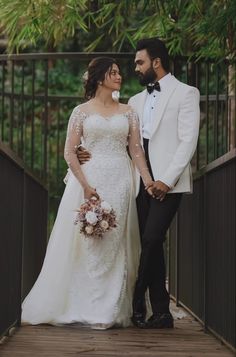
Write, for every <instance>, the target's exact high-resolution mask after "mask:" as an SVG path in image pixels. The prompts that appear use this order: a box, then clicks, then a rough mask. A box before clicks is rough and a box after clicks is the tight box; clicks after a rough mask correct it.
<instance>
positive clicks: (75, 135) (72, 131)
mask: <svg viewBox="0 0 236 357" xmlns="http://www.w3.org/2000/svg"><path fill="white" fill-rule="evenodd" d="M85 118H86V114H85V113H83V112H81V111H80V109H79V108H78V107H76V108H75V109H74V110H73V112H72V114H71V116H70V119H69V123H68V128H67V135H66V142H65V149H64V158H65V160H66V163H67V165H68V166H69V168H70V169H71V171H72V172H73V174H74V175H75V177H76V178H77V179H78V181H79V182H80V184H81V186H82V187H83V188H84V187H85V186H87V185H88V182H87V180H86V178H85V176H84V174H83V172H82V169H81V166H80V163H79V160H78V158H77V155H76V151H77V148H78V145H80V142H81V137H82V135H83V121H84V119H85Z"/></svg>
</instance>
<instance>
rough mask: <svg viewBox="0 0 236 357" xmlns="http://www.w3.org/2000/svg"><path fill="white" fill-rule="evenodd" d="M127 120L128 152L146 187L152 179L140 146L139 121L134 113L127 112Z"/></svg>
mask: <svg viewBox="0 0 236 357" xmlns="http://www.w3.org/2000/svg"><path fill="white" fill-rule="evenodd" d="M128 120H129V137H128V144H129V152H130V155H131V158H132V160H133V162H134V164H135V166H136V167H137V169H138V171H139V173H140V176H141V177H142V180H143V183H144V185H147V184H148V183H149V182H150V181H152V177H151V175H150V173H149V169H148V167H147V163H146V158H145V154H144V151H143V148H142V145H141V138H140V131H139V119H138V115H137V114H136V113H135V112H134V111H130V112H128Z"/></svg>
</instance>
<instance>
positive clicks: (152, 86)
mask: <svg viewBox="0 0 236 357" xmlns="http://www.w3.org/2000/svg"><path fill="white" fill-rule="evenodd" d="M154 89H156V90H157V91H158V92H160V91H161V87H160V84H159V82H155V83H148V85H147V91H148V93H149V94H151V93H152V92H153V91H154Z"/></svg>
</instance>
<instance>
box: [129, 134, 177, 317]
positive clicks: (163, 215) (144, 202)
mask: <svg viewBox="0 0 236 357" xmlns="http://www.w3.org/2000/svg"><path fill="white" fill-rule="evenodd" d="M144 150H145V155H146V160H147V164H148V167H149V170H150V172H151V173H152V171H151V165H150V161H149V156H148V140H147V139H144ZM181 197H182V193H172V194H167V195H166V197H165V199H164V200H163V201H162V202H161V201H160V200H157V199H155V198H152V197H151V196H150V195H149V194H148V193H147V192H146V191H145V188H144V185H143V183H142V182H141V185H140V192H139V195H138V197H137V209H138V217H139V229H140V236H141V246H142V251H141V257H140V264H139V271H138V278H137V282H136V287H135V296H134V298H142V297H143V296H144V294H145V292H146V290H147V289H149V296H150V302H151V306H152V310H153V313H154V314H155V313H158V312H169V302H170V298H169V293H168V291H167V290H166V284H165V280H166V268H165V259H164V250H163V243H164V241H165V236H166V232H167V230H168V228H169V227H170V224H171V221H172V219H173V217H174V215H175V213H176V212H177V209H178V207H179V204H180V201H181Z"/></svg>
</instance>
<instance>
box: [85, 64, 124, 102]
mask: <svg viewBox="0 0 236 357" xmlns="http://www.w3.org/2000/svg"><path fill="white" fill-rule="evenodd" d="M113 64H116V65H117V66H118V67H119V65H118V63H117V62H116V60H115V59H114V58H111V57H96V58H94V59H93V60H92V61H91V62H90V63H89V65H88V70H87V72H85V75H84V87H85V98H86V99H91V98H94V97H95V94H96V91H97V88H98V85H99V84H101V83H102V82H103V81H104V79H105V74H106V73H107V71H109V70H111V69H112V65H113Z"/></svg>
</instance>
